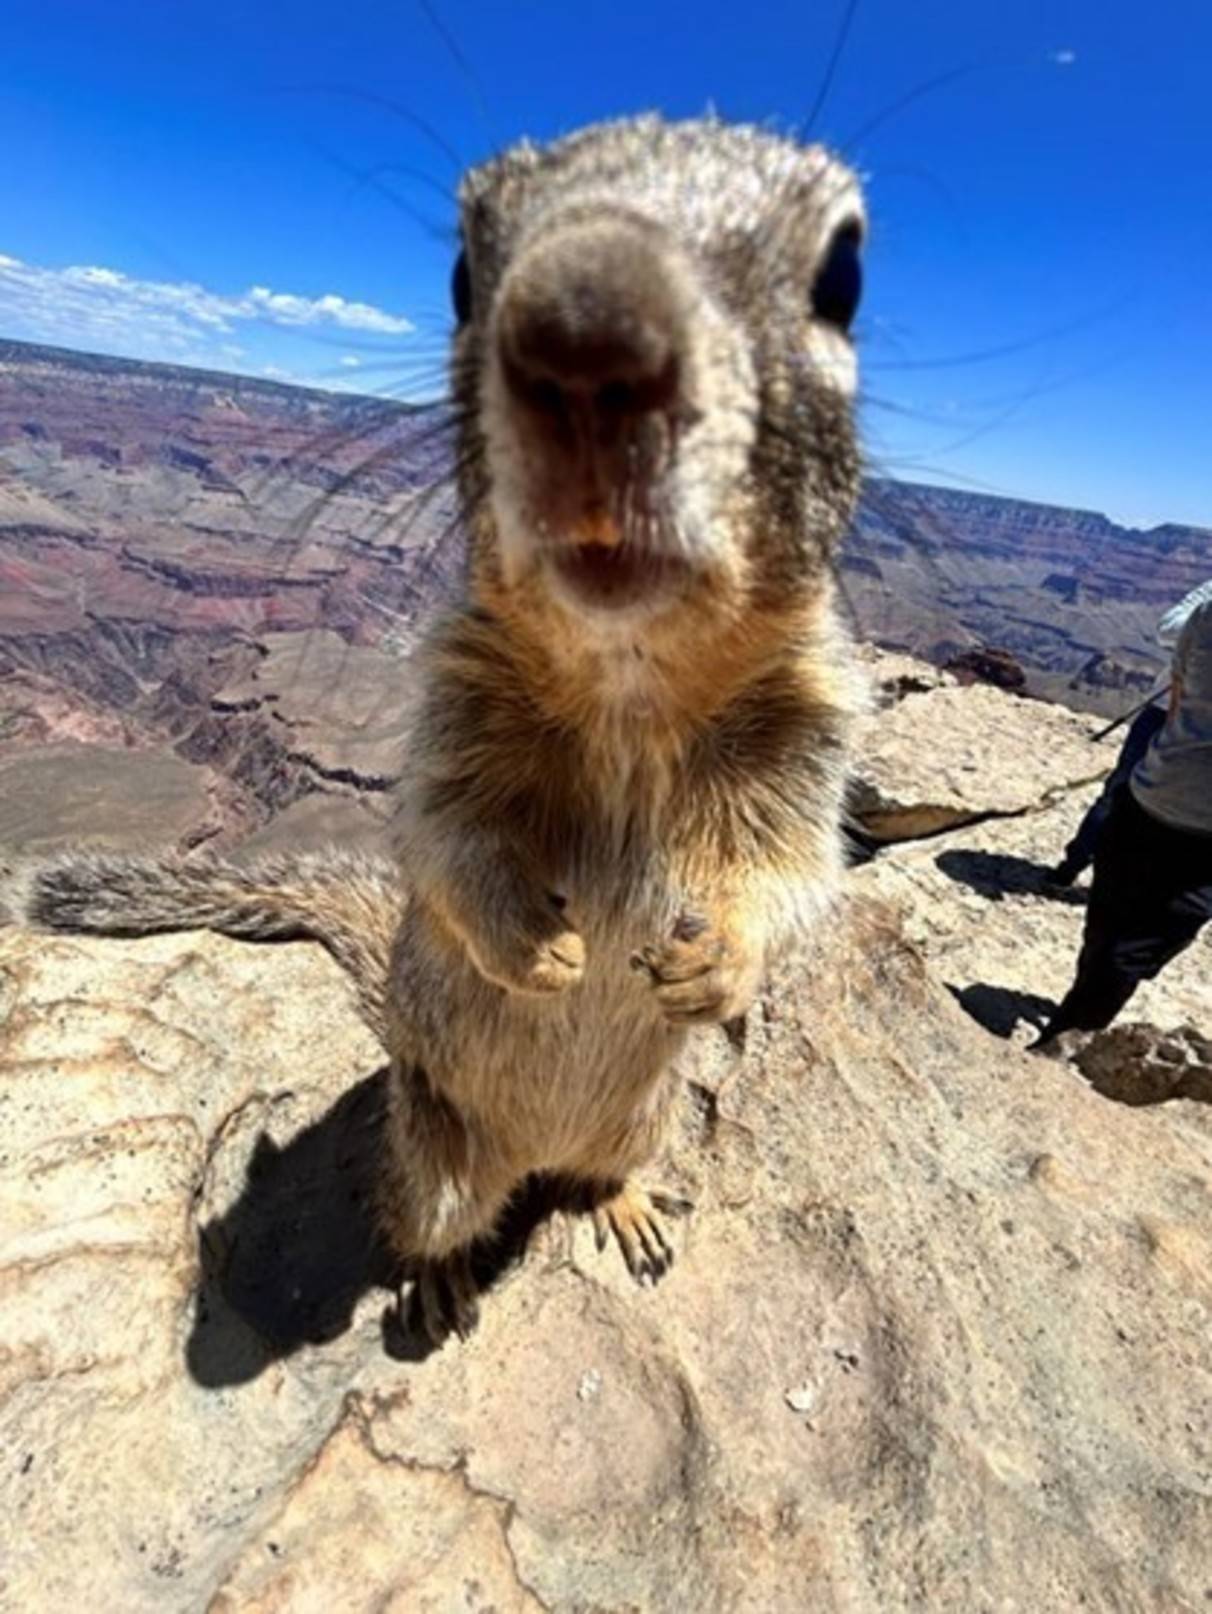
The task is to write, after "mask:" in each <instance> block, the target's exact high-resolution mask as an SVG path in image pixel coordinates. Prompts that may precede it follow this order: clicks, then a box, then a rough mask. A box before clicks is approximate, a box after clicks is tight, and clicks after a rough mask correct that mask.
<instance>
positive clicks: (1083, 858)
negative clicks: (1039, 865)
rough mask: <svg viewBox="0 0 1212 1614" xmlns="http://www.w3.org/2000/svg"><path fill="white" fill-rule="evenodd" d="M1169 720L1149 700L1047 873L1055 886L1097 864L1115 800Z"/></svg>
mask: <svg viewBox="0 0 1212 1614" xmlns="http://www.w3.org/2000/svg"><path fill="white" fill-rule="evenodd" d="M1165 721H1166V708H1165V707H1164V706H1159V705H1158V704H1157V702H1156V701H1150V702H1149V704H1148V706H1146V707H1145V708H1144V710H1143V711H1142V712H1138V713H1137V715H1136V718H1135V719H1134V720H1133V722H1132V724H1131V726H1130V727H1129V729H1128V732H1127V735H1126V736H1125V738H1124V743H1123V745H1122V747H1121V748H1120V753H1119V756H1118V757H1117V758H1116V762H1115V766H1114V768H1112V770H1111V772H1110V773H1109V774H1108V775H1107V779H1106V783H1105V784H1104V785H1103V788H1102V793H1101V794H1100V795H1099V797H1098V798H1097V800H1096V801H1094V802H1092V803H1091V804H1090V806H1089V808H1087V810H1086V816H1085V817H1084V818H1083V819H1082V821H1081V823H1080V824H1079V825H1078V827H1077V833H1076V834H1075V835H1074V837H1073V839H1072V840H1071V841H1070V842H1069V844H1068V846H1066V848H1065V855H1064V857H1062V858H1061V860H1060V862H1059V863H1058V864H1057V865H1056V867H1055V868H1054V869H1050V870H1049V871H1048V879H1049V882H1050V883H1051V884H1052V885H1072V884H1073V882H1074V880H1076V879H1077V877H1078V875H1080V874H1084V873H1085V871H1086V870H1087V869H1088V868H1089V867H1090V865H1091V863H1093V861H1094V848H1095V847H1096V846H1097V845H1098V838H1099V836H1100V835H1101V834H1102V831H1103V826H1104V825H1105V824H1106V822H1107V818H1108V815H1109V814H1110V812H1111V807H1112V804H1113V803H1114V801H1115V797H1116V794H1117V792H1119V791H1120V790H1122V789H1123V787H1124V786H1125V785H1126V784H1127V783H1128V779H1129V777H1130V775H1131V773H1132V770H1133V768H1135V766H1136V764H1137V763H1138V762H1139V761H1140V760H1141V758H1142V757H1143V756H1144V754H1145V752H1146V751H1147V750H1148V749H1149V745H1150V742H1151V741H1152V739H1153V736H1154V735H1155V734H1156V733H1157V731H1158V730H1159V729H1160V728H1161V727H1162V725H1163V724H1164V723H1165Z"/></svg>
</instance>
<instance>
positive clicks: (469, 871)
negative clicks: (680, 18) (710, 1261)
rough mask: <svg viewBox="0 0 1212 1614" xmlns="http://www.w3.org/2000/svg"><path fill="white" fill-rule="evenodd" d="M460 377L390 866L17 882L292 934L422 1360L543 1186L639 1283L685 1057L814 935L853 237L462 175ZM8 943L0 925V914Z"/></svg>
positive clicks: (750, 175)
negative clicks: (458, 543)
mask: <svg viewBox="0 0 1212 1614" xmlns="http://www.w3.org/2000/svg"><path fill="white" fill-rule="evenodd" d="M460 209H461V237H462V250H461V252H460V255H459V258H458V261H457V264H456V266H455V271H454V275H453V281H452V295H453V301H454V309H455V316H456V321H457V329H456V332H455V336H454V341H453V352H452V361H451V373H452V390H453V397H454V403H455V407H456V410H457V412H458V420H459V427H458V430H459V441H458V453H457V460H458V476H459V490H460V495H461V500H462V504H463V508H464V512H465V517H466V527H467V533H468V538H469V566H468V576H467V585H466V591H465V598H464V602H463V603H462V604H461V605H460V606H459V607H458V608H457V609H455V610H454V611H453V612H452V613H451V614H449V615H448V616H447V617H445V618H444V619H443V620H441V621H440V622H438V623H437V624H436V625H435V627H434V629H433V631H432V632H431V634H430V635H429V638H428V641H427V644H426V646H425V649H424V651H423V653H422V656H421V659H420V661H419V663H418V666H419V668H420V672H419V677H420V679H421V688H420V699H419V711H418V716H417V718H416V723H415V729H414V732H413V733H412V734H411V735H410V737H409V739H408V743H407V746H406V753H405V766H404V773H403V778H402V782H401V784H400V787H399V796H398V802H397V806H396V811H395V816H394V823H393V831H392V844H393V849H394V861H393V862H387V861H386V860H385V861H384V863H383V864H382V865H381V866H379V865H377V864H374V863H372V862H370V861H367V860H357V859H350V858H348V857H344V858H342V856H341V855H340V854H334V856H333V857H332V858H325V857H323V856H321V857H319V858H316V857H312V858H300V859H275V860H266V861H264V862H262V863H261V864H255V865H250V866H249V867H248V868H245V869H242V868H240V867H238V866H236V865H232V864H226V863H221V862H218V861H214V860H209V861H202V862H198V861H193V860H190V861H187V862H181V861H174V860H172V859H167V858H165V859H148V860H136V859H128V858H114V857H100V856H90V855H87V854H68V855H66V856H64V857H61V858H58V859H56V860H54V861H52V862H50V863H46V864H43V865H33V866H26V867H24V868H18V869H17V870H16V871H15V873H14V874H13V875H12V876H11V877H10V878H9V880H8V882H7V899H6V900H7V907H8V908H9V910H10V911H11V913H12V914H13V915H14V916H16V917H22V918H24V919H26V920H27V921H28V922H30V923H33V924H36V925H42V926H44V927H50V928H59V929H69V928H77V929H86V930H100V931H110V932H113V931H123V932H126V933H132V932H138V931H141V930H147V929H177V928H184V927H187V926H190V925H199V924H202V925H209V926H211V927H213V928H215V929H219V930H223V931H226V932H229V933H234V934H239V935H251V936H275V935H288V934H312V935H316V936H318V937H319V938H320V939H321V940H324V941H326V942H327V944H328V945H329V946H330V947H331V948H332V950H333V951H334V952H336V954H337V956H338V957H339V958H341V959H342V960H343V962H345V964H346V965H347V967H349V968H350V970H351V971H352V973H353V974H354V976H355V979H356V981H357V983H358V986H359V989H360V991H361V993H362V997H363V1001H364V1003H365V1004H366V1005H367V1007H368V1011H369V1012H370V1013H371V1015H372V1017H373V1018H375V1020H376V1023H377V1024H378V1026H379V1028H380V1029H381V1032H382V1034H383V1036H384V1039H385V1042H386V1046H387V1048H388V1051H389V1054H390V1057H391V1064H392V1077H391V1103H390V1115H389V1125H388V1137H387V1148H386V1151H385V1161H384V1169H383V1182H382V1192H381V1196H380V1205H381V1214H382V1217H383V1223H384V1226H385V1228H386V1230H387V1233H388V1235H389V1236H390V1238H391V1240H392V1242H393V1244H394V1246H395V1248H396V1249H397V1250H398V1251H399V1253H400V1255H401V1256H403V1257H405V1258H406V1259H407V1260H408V1261H409V1262H410V1263H411V1264H412V1265H413V1266H414V1268H415V1270H416V1271H417V1274H418V1277H417V1296H418V1299H419V1304H420V1309H421V1313H422V1317H423V1320H424V1323H425V1326H426V1327H427V1329H428V1330H429V1332H430V1334H431V1335H432V1336H433V1337H434V1338H435V1339H438V1338H441V1337H442V1336H443V1335H444V1334H445V1333H446V1332H448V1331H449V1329H450V1328H451V1327H452V1326H453V1327H454V1328H456V1329H457V1330H458V1331H459V1332H460V1333H465V1332H466V1331H467V1330H468V1329H469V1328H470V1327H471V1325H472V1324H473V1322H474V1320H475V1314H476V1297H475V1289H474V1283H473V1280H472V1277H471V1271H470V1265H469V1258H468V1254H469V1250H470V1247H471V1245H472V1243H473V1242H474V1241H475V1240H477V1239H478V1238H481V1237H483V1236H485V1235H487V1234H490V1233H491V1231H492V1229H493V1227H494V1224H495V1223H496V1221H497V1219H498V1217H499V1215H500V1212H501V1210H502V1208H503V1206H504V1205H505V1203H506V1201H507V1200H508V1199H509V1197H510V1195H511V1194H512V1193H513V1192H514V1191H515V1190H516V1189H517V1188H518V1186H519V1185H520V1184H521V1183H522V1182H523V1181H524V1180H525V1179H526V1178H527V1177H528V1176H529V1175H530V1174H532V1173H536V1172H545V1173H554V1174H559V1175H561V1176H563V1177H565V1178H568V1179H572V1180H574V1181H575V1182H577V1183H580V1184H583V1185H585V1187H586V1189H587V1191H588V1192H589V1194H590V1195H591V1197H592V1199H593V1201H594V1202H595V1204H596V1207H597V1208H596V1211H595V1215H596V1217H597V1220H598V1226H599V1232H600V1233H602V1234H603V1235H604V1234H605V1233H606V1232H607V1231H609V1232H612V1233H613V1235H614V1236H615V1238H616V1239H617V1241H618V1243H619V1245H620V1247H621V1249H622V1251H623V1254H624V1256H625V1258H626V1260H627V1263H628V1266H629V1267H630V1269H631V1270H632V1272H633V1273H634V1274H635V1275H636V1276H637V1277H653V1278H655V1277H656V1276H659V1274H660V1273H661V1272H662V1271H663V1270H664V1268H665V1266H666V1265H667V1264H668V1261H669V1259H670V1258H671V1250H670V1246H669V1243H668V1239H667V1235H666V1232H665V1230H664V1227H663V1226H662V1222H661V1218H660V1215H659V1210H660V1202H659V1196H656V1195H650V1194H649V1193H648V1192H647V1191H645V1190H644V1189H643V1188H641V1187H640V1186H639V1185H638V1184H637V1183H636V1181H635V1180H634V1174H635V1173H636V1172H638V1171H639V1170H640V1169H641V1168H642V1167H643V1166H644V1165H645V1163H646V1162H647V1161H649V1160H650V1158H651V1157H652V1155H653V1154H654V1152H655V1150H656V1148H657V1146H658V1144H659V1142H660V1139H661V1136H662V1132H663V1129H664V1126H665V1122H666V1118H667V1115H668V1112H669V1109H670V1105H671V1101H672V1098H673V1094H674V1087H675V1078H674V1075H673V1067H674V1060H675V1056H676V1055H677V1053H678V1050H679V1049H680V1048H681V1046H682V1044H683V1042H684V1040H685V1038H686V1037H687V1036H688V1035H689V1034H690V1031H691V1028H692V1027H693V1026H695V1025H697V1024H701V1023H705V1022H712V1021H716V1022H720V1021H728V1020H731V1019H733V1018H735V1017H737V1016H739V1015H741V1014H743V1013H744V1012H745V1010H746V1008H747V1007H748V1005H749V1004H750V1002H751V1000H752V998H753V996H754V994H755V992H756V991H757V988H758V986H759V984H760V981H761V978H762V975H763V971H764V969H765V967H766V964H767V962H768V960H769V959H770V958H771V956H772V954H773V953H774V952H775V950H777V949H778V948H780V947H781V946H783V945H784V944H785V943H786V942H787V941H788V940H789V939H791V938H792V937H793V936H794V934H795V932H796V930H797V929H798V928H799V927H801V926H802V925H804V924H805V923H807V922H810V921H811V919H812V918H813V916H814V915H816V914H817V913H818V912H819V911H820V910H821V907H822V905H823V904H825V903H827V902H828V900H829V898H830V896H831V894H832V892H833V890H834V887H835V885H836V883H837V879H838V875H839V871H840V864H841V851H840V814H841V799H842V790H843V782H844V773H845V756H846V739H847V731H848V725H849V720H850V716H851V714H852V712H853V711H854V710H855V708H856V706H857V705H858V693H857V689H858V686H857V682H856V679H855V675H854V674H853V673H852V670H851V665H850V660H849V655H848V649H847V646H846V643H845V640H844V637H843V636H842V634H841V633H840V631H839V629H838V626H837V623H836V619H835V612H834V605H833V594H832V583H831V571H830V559H831V555H832V553H833V551H834V549H835V546H836V545H837V543H838V542H839V540H840V539H841V537H842V535H843V533H844V531H845V529H846V527H847V525H848V523H849V521H850V518H851V515H852V512H853V508H854V505H855V502H856V498H857V493H858V485H859V471H860V460H859V453H858V447H857V441H856V434H855V429H854V422H853V397H854V389H855V358H854V352H853V348H852V346H851V342H850V339H849V335H848V332H849V327H850V322H851V319H852V317H853V314H854V311H855V307H856V304H857V301H858V294H859V285H860V268H859V255H860V250H861V244H862V239H863V234H864V230H865V219H864V211H863V202H862V197H861V194H860V190H859V187H858V184H857V182H856V180H855V178H854V176H853V175H852V174H851V173H850V172H849V171H848V170H847V169H846V168H845V167H843V166H842V165H841V164H840V163H839V162H837V161H836V160H835V159H833V158H832V157H830V156H828V155H827V154H826V153H825V152H824V151H822V150H821V149H819V148H815V147H812V148H807V147H802V146H799V145H797V144H796V143H795V142H793V141H791V140H789V139H785V138H781V137H778V136H775V135H773V134H769V133H766V132H763V131H759V130H756V129H752V128H741V127H736V126H731V125H728V124H725V123H722V122H719V121H716V120H714V119H705V120H697V121H692V122H687V123H679V124H670V123H666V122H664V121H663V120H661V119H660V118H658V117H643V118H634V119H626V120H623V121H619V122H614V123H607V124H602V125H598V126H595V127H592V128H589V129H586V130H583V131H582V132H580V133H578V134H575V135H572V136H569V137H568V138H566V139H562V140H559V141H556V142H555V143H554V144H552V145H550V146H547V147H545V148H543V147H538V146H534V145H531V144H528V143H523V144H521V145H518V146H515V147H514V148H512V149H511V150H509V151H507V152H505V153H504V154H503V155H502V156H500V157H498V158H496V159H494V160H492V161H489V162H487V163H485V164H483V165H482V166H480V167H477V168H475V169H473V170H471V171H470V172H469V173H468V174H467V175H466V177H465V178H464V180H463V183H462V187H461V191H460ZM4 905H5V904H4V903H3V902H0V907H3V906H4Z"/></svg>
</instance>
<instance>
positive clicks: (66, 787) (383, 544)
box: [0, 342, 1212, 846]
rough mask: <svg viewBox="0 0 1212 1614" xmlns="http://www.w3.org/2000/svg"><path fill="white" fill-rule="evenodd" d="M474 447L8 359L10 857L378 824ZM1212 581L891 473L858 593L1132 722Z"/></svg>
mask: <svg viewBox="0 0 1212 1614" xmlns="http://www.w3.org/2000/svg"><path fill="white" fill-rule="evenodd" d="M450 440H451V434H450V430H449V422H448V421H447V420H445V419H444V418H443V415H442V413H441V411H440V410H435V409H421V410H418V409H415V408H412V407H409V406H408V405H404V404H400V403H397V402H394V401H388V400H384V399H379V398H361V397H354V396H351V395H349V394H340V393H331V392H323V391H318V390H311V389H306V388H301V387H294V386H285V385H282V384H280V383H277V382H272V381H264V380H255V379H249V378H246V377H239V376H231V375H222V374H217V373H213V372H207V371H201V370H193V369H183V368H177V367H173V366H169V365H160V364H144V363H136V362H133V361H128V360H124V359H113V358H101V357H95V356H92V355H86V354H80V353H73V352H68V351H65V350H59V349H52V348H45V347H34V346H29V345H26V344H22V343H15V342H0V842H7V843H10V844H11V843H14V842H15V843H17V844H22V845H28V846H42V845H48V844H51V843H53V842H55V841H58V840H61V839H64V838H73V837H76V836H79V835H81V834H94V835H101V836H103V837H105V838H111V839H114V840H118V841H122V842H125V843H128V844H129V843H132V842H133V843H138V842H139V841H141V840H145V839H148V838H152V839H155V840H157V841H160V842H163V841H172V842H175V843H177V844H178V845H181V846H188V845H192V844H197V843H198V842H200V841H203V840H214V841H215V842H216V843H220V844H222V843H231V842H233V841H236V840H241V839H243V838H245V837H248V836H252V837H254V838H255V839H256V840H257V841H258V842H260V843H263V844H264V843H266V842H278V843H280V842H281V841H283V840H284V839H288V838H289V839H293V840H304V841H306V840H314V839H317V838H322V837H325V836H327V835H329V834H342V835H346V834H358V833H360V832H361V831H363V830H366V831H373V830H374V828H375V827H376V825H377V822H378V820H379V818H380V815H381V812H382V809H383V803H384V795H385V792H386V789H387V787H388V785H389V783H390V779H391V774H392V771H393V768H394V766H395V759H396V755H397V751H398V743H399V739H398V736H399V732H400V726H401V718H402V712H403V707H404V703H405V701H406V698H407V693H408V687H409V683H410V679H409V672H408V665H407V662H408V655H409V651H410V649H411V647H412V645H413V643H414V641H415V636H416V632H417V628H418V625H419V623H420V622H421V620H422V618H423V617H424V616H425V615H426V614H427V613H428V612H430V611H431V610H433V609H434V608H435V607H437V606H438V605H440V603H441V599H442V597H443V595H444V593H445V592H446V591H447V590H448V589H449V588H450V586H451V584H452V581H453V580H454V578H455V577H456V576H457V573H458V570H459V567H460V564H461V549H460V540H459V536H458V531H457V523H456V520H455V509H454V503H453V498H452V496H451V493H450V491H449V488H448V486H447V484H446V482H445V481H444V477H445V473H446V471H447V469H448V466H449V458H450ZM1160 499H1164V490H1161V491H1160V492H1159V500H1160ZM1210 570H1212V531H1209V530H1207V529H1198V528H1192V527H1181V526H1176V525H1166V526H1161V527H1155V528H1153V529H1151V530H1149V531H1146V532H1142V531H1138V530H1134V529H1128V528H1124V527H1119V526H1116V525H1115V524H1114V523H1113V522H1111V521H1109V520H1107V518H1106V517H1104V516H1101V515H1097V514H1094V513H1092V512H1089V511H1080V510H1067V509H1062V508H1058V507H1053V506H1048V505H1040V504H1031V503H1025V502H1022V501H1019V500H1012V499H1003V498H992V497H986V496H983V495H978V494H972V493H967V492H957V491H953V490H949V489H943V488H934V487H924V486H920V485H916V484H915V485H909V484H904V483H896V482H891V481H887V480H872V481H871V482H870V483H869V485H868V490H867V494H866V497H865V499H864V503H863V507H862V510H861V512H860V515H859V519H858V521H857V523H856V526H855V530H854V532H853V533H852V535H851V538H850V540H849V542H848V545H847V548H846V551H845V553H844V555H843V558H842V566H841V578H842V583H843V586H844V590H845V594H846V597H847V602H848V604H849V607H850V609H851V611H852V613H853V615H854V618H855V623H856V627H857V630H858V632H859V633H860V634H861V635H862V636H863V637H865V638H868V639H872V640H874V641H876V642H877V643H880V644H883V645H886V646H890V647H893V648H899V649H906V650H909V651H912V652H913V653H914V654H916V655H918V656H922V657H925V658H927V659H929V660H932V661H935V662H937V663H941V664H945V663H949V662H950V663H955V662H957V659H958V662H959V664H960V665H962V666H966V667H967V669H968V670H969V671H970V672H974V673H975V674H976V675H977V676H987V677H992V678H994V679H995V680H996V681H999V682H1003V683H1007V684H1009V685H1011V686H1013V685H1014V684H1015V683H1016V682H1017V683H1020V684H1022V685H1023V687H1025V690H1026V691H1027V692H1028V693H1032V694H1037V695H1041V696H1044V697H1047V698H1050V699H1055V700H1061V701H1064V702H1066V703H1067V704H1070V705H1074V706H1079V707H1085V708H1088V709H1091V710H1095V711H1103V712H1107V711H1115V710H1118V709H1119V708H1121V707H1123V706H1125V705H1128V704H1130V703H1131V702H1132V700H1133V699H1134V698H1137V697H1138V696H1143V695H1144V694H1145V693H1146V692H1147V691H1148V689H1149V688H1150V687H1152V685H1153V683H1154V682H1155V681H1156V680H1157V678H1158V677H1159V675H1160V673H1161V670H1162V659H1161V655H1160V652H1159V651H1158V648H1157V646H1156V643H1155V641H1154V639H1153V632H1154V625H1155V623H1156V620H1157V617H1158V615H1159V613H1160V611H1161V610H1162V609H1163V608H1164V607H1165V606H1166V605H1168V604H1170V603H1172V602H1173V601H1174V600H1175V599H1177V598H1178V597H1179V596H1181V595H1182V594H1183V593H1184V592H1186V590H1187V589H1188V588H1190V587H1192V586H1194V584H1195V583H1196V582H1198V581H1200V580H1202V578H1203V577H1205V576H1206V575H1207V574H1208V572H1209V571H1210ZM990 647H992V649H994V650H996V651H997V652H999V654H997V655H993V656H990V655H989V654H988V651H989V649H990ZM1019 669H1021V672H1020V670H1019ZM1024 675H1025V682H1024Z"/></svg>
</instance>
